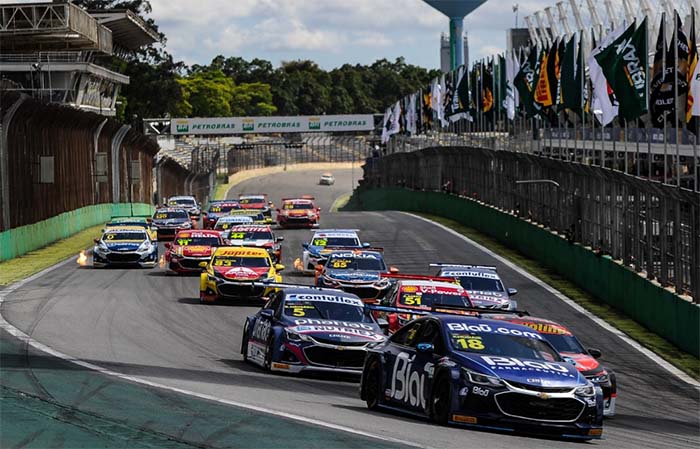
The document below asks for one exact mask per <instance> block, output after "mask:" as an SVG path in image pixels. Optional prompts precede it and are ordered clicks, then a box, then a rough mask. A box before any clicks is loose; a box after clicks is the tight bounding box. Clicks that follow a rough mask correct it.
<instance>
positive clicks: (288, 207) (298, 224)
mask: <svg viewBox="0 0 700 449" xmlns="http://www.w3.org/2000/svg"><path fill="white" fill-rule="evenodd" d="M320 219H321V208H320V207H316V205H315V204H314V197H312V196H304V197H303V198H283V199H282V208H280V209H277V223H278V224H279V225H280V226H281V227H283V228H313V227H316V226H318V222H319V220H320Z"/></svg>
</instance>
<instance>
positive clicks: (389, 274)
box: [381, 273, 456, 283]
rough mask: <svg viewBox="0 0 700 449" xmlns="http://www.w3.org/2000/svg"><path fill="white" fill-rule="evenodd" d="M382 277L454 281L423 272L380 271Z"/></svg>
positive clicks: (453, 280) (453, 279)
mask: <svg viewBox="0 0 700 449" xmlns="http://www.w3.org/2000/svg"><path fill="white" fill-rule="evenodd" d="M381 276H382V277H383V278H391V279H396V280H399V281H400V280H402V279H405V280H411V281H434V282H449V283H454V282H455V281H456V279H455V278H451V277H444V276H426V275H423V274H403V273H401V274H399V273H382V274H381Z"/></svg>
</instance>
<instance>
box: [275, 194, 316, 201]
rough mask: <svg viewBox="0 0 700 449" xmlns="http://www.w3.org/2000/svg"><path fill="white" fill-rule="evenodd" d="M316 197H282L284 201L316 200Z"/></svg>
mask: <svg viewBox="0 0 700 449" xmlns="http://www.w3.org/2000/svg"><path fill="white" fill-rule="evenodd" d="M315 199H316V198H315V197H313V196H311V195H302V196H293V197H290V198H282V201H294V200H310V201H314V200H315Z"/></svg>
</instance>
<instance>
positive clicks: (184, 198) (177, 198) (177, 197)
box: [168, 195, 196, 201]
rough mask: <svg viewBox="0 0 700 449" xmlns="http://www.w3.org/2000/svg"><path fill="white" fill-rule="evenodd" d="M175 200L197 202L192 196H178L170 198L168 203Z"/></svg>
mask: <svg viewBox="0 0 700 449" xmlns="http://www.w3.org/2000/svg"><path fill="white" fill-rule="evenodd" d="M173 200H195V198H194V197H193V196H192V195H177V196H171V197H170V198H168V201H173ZM195 201H196V200H195Z"/></svg>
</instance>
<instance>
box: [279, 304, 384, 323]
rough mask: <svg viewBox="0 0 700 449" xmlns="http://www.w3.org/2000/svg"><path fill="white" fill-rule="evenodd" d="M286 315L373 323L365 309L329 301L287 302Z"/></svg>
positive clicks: (285, 306) (285, 305)
mask: <svg viewBox="0 0 700 449" xmlns="http://www.w3.org/2000/svg"><path fill="white" fill-rule="evenodd" d="M284 314H285V315H286V316H288V317H293V318H322V319H326V320H337V321H348V322H360V323H372V322H373V321H372V318H370V316H369V315H368V314H367V313H365V311H364V308H362V307H359V306H355V305H351V304H338V303H333V302H327V301H285V303H284Z"/></svg>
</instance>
